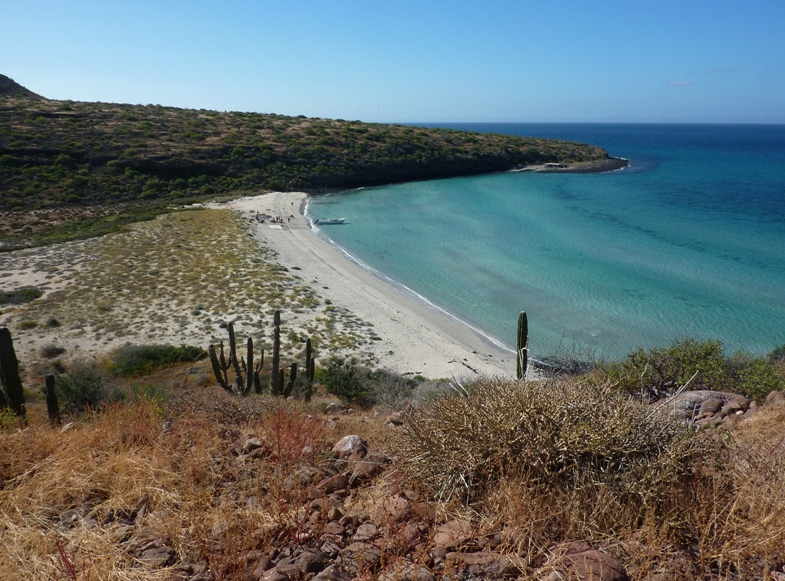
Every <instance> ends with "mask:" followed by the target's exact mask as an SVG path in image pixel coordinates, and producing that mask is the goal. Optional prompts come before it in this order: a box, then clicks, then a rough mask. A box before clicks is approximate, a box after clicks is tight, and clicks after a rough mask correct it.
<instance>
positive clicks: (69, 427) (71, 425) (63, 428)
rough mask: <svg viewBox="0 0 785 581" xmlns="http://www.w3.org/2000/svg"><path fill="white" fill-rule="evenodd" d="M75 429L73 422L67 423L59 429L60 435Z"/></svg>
mask: <svg viewBox="0 0 785 581" xmlns="http://www.w3.org/2000/svg"><path fill="white" fill-rule="evenodd" d="M75 427H76V424H75V423H73V422H68V423H67V424H65V425H64V426H63V427H62V428H60V433H61V434H62V433H64V432H67V431H68V430H73V429H74V428H75Z"/></svg>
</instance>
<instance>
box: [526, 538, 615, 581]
mask: <svg viewBox="0 0 785 581" xmlns="http://www.w3.org/2000/svg"><path fill="white" fill-rule="evenodd" d="M537 578H538V579H541V580H543V581H544V580H546V579H548V580H553V581H555V580H556V579H575V580H579V581H629V576H628V575H627V571H625V569H624V566H623V565H622V564H621V563H620V562H619V561H618V559H616V558H614V557H612V556H611V555H608V554H607V553H603V552H602V551H598V550H596V549H592V548H591V547H590V546H589V545H588V544H586V543H584V542H582V541H573V542H569V543H560V544H558V545H556V546H555V547H553V548H552V549H551V557H550V558H549V559H548V562H547V563H546V564H545V565H544V566H543V567H542V568H541V569H540V570H539V571H538V576H537Z"/></svg>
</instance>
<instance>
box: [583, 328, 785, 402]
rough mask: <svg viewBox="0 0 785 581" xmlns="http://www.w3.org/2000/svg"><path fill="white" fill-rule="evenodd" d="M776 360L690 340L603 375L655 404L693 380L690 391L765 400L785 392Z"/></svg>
mask: <svg viewBox="0 0 785 581" xmlns="http://www.w3.org/2000/svg"><path fill="white" fill-rule="evenodd" d="M775 351H776V350H775ZM775 362H776V361H775V359H773V358H772V356H771V354H770V355H769V357H768V358H763V357H755V356H753V355H750V354H749V353H745V352H743V351H739V352H738V353H735V354H734V355H732V356H730V357H727V356H726V355H725V352H724V350H723V348H722V343H721V342H720V341H698V340H697V339H694V338H689V339H685V340H684V341H680V342H677V343H674V344H673V345H671V346H669V347H666V348H657V349H650V350H648V351H645V350H643V349H638V350H637V351H633V352H632V353H630V354H629V355H627V357H626V359H624V360H623V361H621V362H614V363H610V364H608V365H605V366H603V368H602V370H601V371H600V372H598V374H599V376H600V377H602V378H604V380H606V381H608V382H610V383H613V384H615V385H617V386H618V388H619V389H620V390H622V391H623V392H626V393H629V394H633V395H638V396H640V397H643V398H647V399H651V400H657V399H660V398H663V397H666V396H668V395H670V394H672V393H673V392H675V391H676V390H678V389H679V388H680V387H681V386H683V385H685V384H686V383H687V382H689V386H688V389H690V390H695V389H711V390H715V391H731V392H734V393H739V394H742V395H745V396H746V397H749V398H752V399H755V400H756V401H759V402H760V401H762V400H763V399H764V398H765V397H766V395H767V394H768V393H769V392H770V391H772V390H775V389H783V388H785V375H784V374H783V370H782V369H779V368H778V366H777V365H775ZM693 376H694V378H693ZM690 380H692V381H690Z"/></svg>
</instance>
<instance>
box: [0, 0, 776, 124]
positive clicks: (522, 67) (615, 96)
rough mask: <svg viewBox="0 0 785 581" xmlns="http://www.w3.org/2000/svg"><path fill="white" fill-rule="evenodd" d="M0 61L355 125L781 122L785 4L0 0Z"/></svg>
mask: <svg viewBox="0 0 785 581" xmlns="http://www.w3.org/2000/svg"><path fill="white" fill-rule="evenodd" d="M0 73H2V74H5V75H7V76H9V77H11V78H13V79H14V80H15V81H17V82H19V83H21V84H22V85H24V86H26V87H28V88H29V89H31V90H33V91H35V92H37V93H39V94H41V95H43V96H45V97H49V98H53V99H73V100H81V101H107V102H119V103H142V104H148V103H159V104H162V105H172V106H177V107H189V108H206V109H217V110H222V111H223V110H233V111H257V112H263V113H282V114H287V115H300V114H302V115H307V116H309V117H330V118H343V119H361V120H363V121H387V122H425V121H434V122H439V121H445V122H446V121H510V122H513V121H520V122H526V121H529V122H536V121H566V122H572V121H600V122H605V121H631V122H633V121H634V122H640V121H649V122H775V123H785V1H783V0H765V1H764V0H745V1H729V0H711V1H709V0H678V1H671V0H660V1H658V2H649V1H642V2H634V1H633V2H630V1H629V0H625V1H624V2H618V1H616V0H606V1H604V2H591V1H589V0H580V1H579V0H573V1H566V0H564V1H558V0H555V1H554V0H552V1H550V2H533V1H528V0H518V1H512V0H496V1H494V0H484V1H482V2H479V1H476V2H470V1H463V0H451V1H441V0H439V1H428V0H419V1H409V0H395V1H391V0H387V1H385V2H381V1H376V0H357V1H353V0H346V1H339V0H320V1H317V0H310V1H308V0H286V1H280V2H271V1H264V0H259V1H231V0H225V1H224V2H208V1H202V0H190V1H188V2H185V1H183V2H179V1H177V2H175V1H171V2H167V1H166V0H155V1H148V0H136V1H134V2H118V1H114V0H100V1H71V2H69V1H67V0H59V1H57V2H55V1H50V0H41V1H36V0H25V1H22V0H0Z"/></svg>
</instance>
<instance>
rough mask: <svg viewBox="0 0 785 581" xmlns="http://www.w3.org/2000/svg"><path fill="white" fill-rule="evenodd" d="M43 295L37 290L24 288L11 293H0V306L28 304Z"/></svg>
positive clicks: (29, 287) (42, 292) (30, 287)
mask: <svg viewBox="0 0 785 581" xmlns="http://www.w3.org/2000/svg"><path fill="white" fill-rule="evenodd" d="M43 294H44V291H42V290H41V289H39V288H36V287H33V286H26V287H22V288H19V289H16V290H12V291H0V305H21V304H23V303H29V302H30V301H32V300H35V299H37V298H38V297H40V296H41V295H43Z"/></svg>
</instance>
